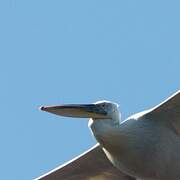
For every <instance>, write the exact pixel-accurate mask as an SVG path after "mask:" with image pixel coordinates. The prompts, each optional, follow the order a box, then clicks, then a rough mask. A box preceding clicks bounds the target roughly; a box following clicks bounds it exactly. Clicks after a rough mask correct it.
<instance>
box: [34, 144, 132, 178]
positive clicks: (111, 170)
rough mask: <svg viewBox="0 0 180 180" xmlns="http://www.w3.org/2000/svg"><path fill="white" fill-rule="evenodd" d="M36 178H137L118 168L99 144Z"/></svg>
mask: <svg viewBox="0 0 180 180" xmlns="http://www.w3.org/2000/svg"><path fill="white" fill-rule="evenodd" d="M35 180H135V179H134V178H131V177H130V176H128V175H125V174H124V173H122V172H120V171H119V170H118V169H116V168H115V167H114V166H113V165H112V164H111V163H110V162H109V160H108V159H107V157H106V156H105V154H104V152H103V150H102V149H101V147H100V146H99V145H98V144H97V145H96V146H94V147H93V148H91V149H90V150H88V151H86V152H85V153H83V154H82V155H80V156H78V157H77V158H75V159H73V160H71V161H70V162H68V163H66V164H64V165H62V166H60V167H58V168H56V169H54V170H53V171H50V172H49V173H47V174H45V175H43V176H41V177H39V178H36V179H35Z"/></svg>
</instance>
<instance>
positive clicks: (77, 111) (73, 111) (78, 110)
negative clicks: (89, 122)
mask: <svg viewBox="0 0 180 180" xmlns="http://www.w3.org/2000/svg"><path fill="white" fill-rule="evenodd" d="M40 109H41V110H42V111H46V112H49V113H53V114H56V115H60V116H66V117H78V118H94V119H109V118H110V117H109V116H108V115H107V112H106V111H105V110H104V109H103V108H102V107H101V106H99V105H98V104H67V105H60V106H42V107H40Z"/></svg>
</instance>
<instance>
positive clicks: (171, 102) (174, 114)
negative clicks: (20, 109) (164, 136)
mask: <svg viewBox="0 0 180 180" xmlns="http://www.w3.org/2000/svg"><path fill="white" fill-rule="evenodd" d="M145 116H150V117H152V118H153V119H160V120H167V121H169V122H170V123H171V124H172V127H173V128H174V129H175V131H176V133H177V134H179V135H180V90H179V91H177V92H176V93H175V94H173V95H172V96H170V97H169V98H168V99H166V100H165V101H164V102H162V103H161V104H159V105H158V106H155V107H154V108H152V109H151V110H150V111H149V112H148V113H147V114H145Z"/></svg>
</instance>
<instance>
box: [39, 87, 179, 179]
mask: <svg viewBox="0 0 180 180" xmlns="http://www.w3.org/2000/svg"><path fill="white" fill-rule="evenodd" d="M40 109H41V110H42V111H47V112H50V113H53V114H56V115H60V116H66V117H75V118H88V119H89V123H88V126H89V128H90V130H91V132H92V134H93V136H94V137H95V139H96V140H97V144H96V145H95V146H94V147H92V148H91V149H90V150H88V151H87V152H85V153H83V154H82V155H80V156H78V157H77V158H75V159H73V160H71V161H70V162H67V163H65V164H64V165H61V166H60V167H57V168H56V169H54V170H52V171H50V172H48V173H47V174H45V175H42V176H40V177H39V178H37V179H39V180H40V179H42V180H180V90H179V91H177V92H176V93H175V94H173V95H172V96H171V97H169V98H168V99H166V100H165V101H164V102H162V103H161V104H159V105H157V106H155V107H153V108H151V109H149V110H146V111H142V112H140V113H137V114H135V115H132V116H130V117H129V118H127V119H126V120H124V121H121V115H120V112H119V108H118V104H116V103H114V102H110V101H98V102H96V103H92V104H66V105H58V106H42V107H41V108H40Z"/></svg>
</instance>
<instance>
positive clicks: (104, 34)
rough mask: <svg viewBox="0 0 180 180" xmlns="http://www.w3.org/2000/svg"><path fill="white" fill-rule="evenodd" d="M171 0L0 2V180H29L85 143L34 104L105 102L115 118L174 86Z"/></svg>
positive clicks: (80, 131)
mask: <svg viewBox="0 0 180 180" xmlns="http://www.w3.org/2000/svg"><path fill="white" fill-rule="evenodd" d="M179 7H180V2H179V1H178V0H177V1H174V0H173V1H166V0H159V1H155V0H152V1H143V0H141V1H140V0H139V1H138V0H137V1H134V0H131V1H130V0H126V1H119V0H115V1H107V0H98V1H97V0H90V1H83V0H81V1H80V0H76V1H73V0H71V1H70V0H68V1H61V0H51V1H50V0H49V1H47V0H29V1H27V0H2V1H1V2H0V62H1V63H0V83H1V86H0V112H1V118H0V122H1V125H0V142H1V146H0V169H1V173H0V179H8V180H12V179H17V180H24V179H32V178H34V177H37V176H39V175H41V174H43V173H45V172H47V171H49V170H51V169H53V168H55V167H56V166H58V165H60V164H62V163H63V162H65V161H67V160H70V159H71V158H72V157H75V156H76V155H78V154H80V153H82V152H83V151H85V150H87V149H88V148H90V147H91V146H92V145H94V144H95V140H94V139H93V137H92V136H91V134H90V132H89V130H88V127H87V120H83V119H79V120H78V119H71V118H62V117H58V116H54V115H51V114H48V113H45V112H40V111H39V110H38V107H39V106H41V105H52V104H62V103H90V102H94V101H97V100H102V99H106V100H111V101H115V102H117V103H119V104H120V109H121V111H122V117H123V118H126V117H127V116H128V115H130V114H132V113H135V112H138V111H141V110H144V109H146V108H150V107H152V106H154V105H156V104H157V103H159V102H160V101H161V100H163V99H164V98H166V97H168V96H169V95H171V94H172V93H173V92H175V91H176V90H177V89H179V88H180V21H179V20H180V11H179Z"/></svg>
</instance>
